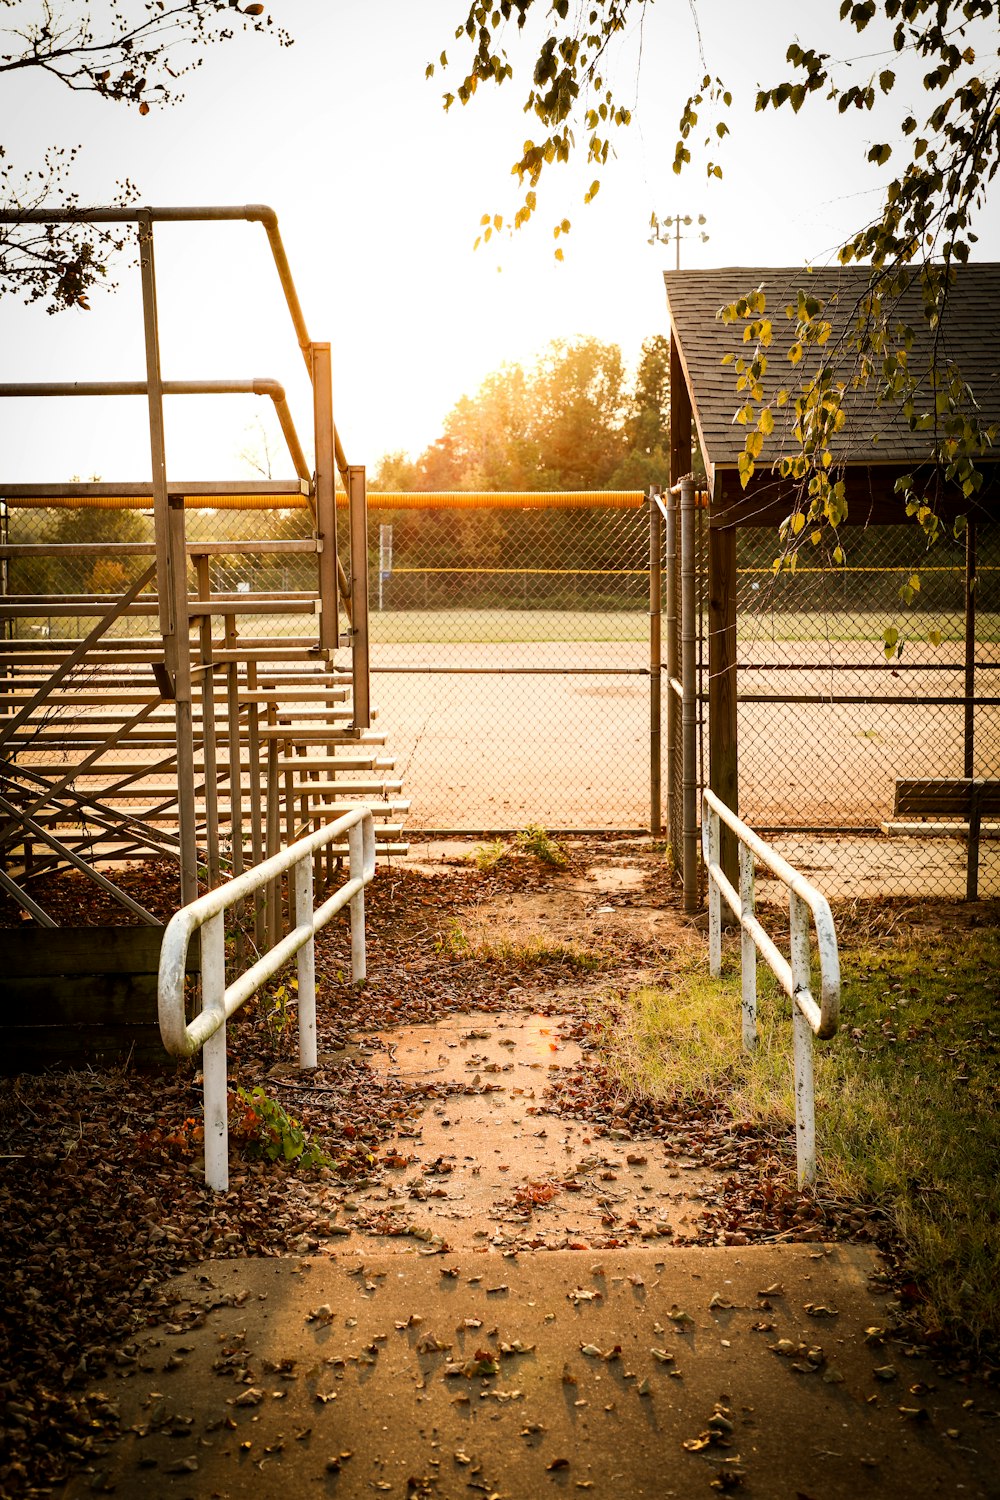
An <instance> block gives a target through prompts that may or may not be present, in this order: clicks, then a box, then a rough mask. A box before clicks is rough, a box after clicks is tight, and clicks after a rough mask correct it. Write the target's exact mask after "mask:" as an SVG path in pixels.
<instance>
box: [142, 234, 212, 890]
mask: <svg viewBox="0 0 1000 1500" xmlns="http://www.w3.org/2000/svg"><path fill="white" fill-rule="evenodd" d="M139 270H140V276H141V280H142V311H143V331H144V337H145V345H146V393H147V405H148V409H149V450H150V465H151V470H152V483H153V524H154V529H155V533H156V587H157V595H158V598H159V620H160V632H161V634H162V636H163V645H164V654H165V660H166V667H167V672H168V673H169V675H170V679H171V691H172V692H173V696H174V722H175V725H176V733H177V807H178V822H179V828H178V832H179V835H180V875H181V905H182V906H186V905H187V903H188V902H189V901H193V900H195V898H196V897H197V895H198V846H197V837H196V833H195V812H194V726H193V714H192V708H191V653H190V631H189V625H188V612H187V606H188V592H187V548H186V546H185V538H184V510H183V505H181V506H178V507H173V506H171V505H170V501H169V495H168V491H167V461H166V448H165V443H164V433H163V380H162V377H161V374H160V341H159V330H158V325H157V309H156V271H155V266H154V261H153V221H152V219H151V218H150V216H149V215H148V214H143V215H141V216H140V219H139Z"/></svg>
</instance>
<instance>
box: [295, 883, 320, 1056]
mask: <svg viewBox="0 0 1000 1500" xmlns="http://www.w3.org/2000/svg"><path fill="white" fill-rule="evenodd" d="M312 923H313V862H312V855H304V856H303V857H302V858H301V859H300V860H299V861H298V862H297V864H296V866H295V925H296V927H305V926H306V925H307V924H308V926H310V927H311V926H312ZM296 963H297V966H298V978H299V1067H300V1068H315V1066H316V943H315V938H314V937H313V936H311V935H310V937H309V938H307V940H306V941H305V942H304V943H303V944H302V947H301V948H300V949H299V951H298V953H297V954H296Z"/></svg>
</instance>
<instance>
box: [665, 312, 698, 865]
mask: <svg viewBox="0 0 1000 1500" xmlns="http://www.w3.org/2000/svg"><path fill="white" fill-rule="evenodd" d="M691 459H692V448H691V397H690V394H689V392H688V388H687V381H686V379H685V376H684V366H683V365H682V363H681V358H680V351H679V348H678V344H677V339H676V338H675V337H674V335H673V331H672V330H671V338H670V489H671V492H672V493H671V495H670V500H669V505H670V521H668V525H667V554H668V556H667V566H668V568H670V570H671V577H670V579H669V581H668V584H667V591H668V600H669V603H668V609H667V765H668V767H669V768H670V774H668V777H667V781H668V786H667V826H668V828H669V830H670V846H671V850H672V852H673V860H674V869H675V870H677V871H680V870H682V868H683V862H684V853H683V851H684V811H683V800H684V799H683V790H682V786H681V782H682V779H683V778H682V776H681V775H680V774H678V768H680V767H681V766H682V764H683V747H682V738H683V723H682V720H683V714H682V711H681V704H680V702H679V701H678V699H677V696H676V694H675V692H674V690H673V688H672V687H671V686H670V684H671V681H676V680H677V679H678V678H679V676H680V670H681V650H680V630H679V610H678V604H679V595H680V587H679V585H680V578H679V576H678V573H677V566H678V564H677V559H678V558H679V555H680V548H679V546H678V535H677V532H678V516H679V505H678V497H677V486H678V485H679V484H680V482H681V480H682V479H683V478H684V476H685V475H687V474H690V472H691ZM671 521H672V523H673V525H672V526H671V524H670V522H671Z"/></svg>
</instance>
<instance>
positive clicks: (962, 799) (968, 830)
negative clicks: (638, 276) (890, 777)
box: [882, 776, 1000, 901]
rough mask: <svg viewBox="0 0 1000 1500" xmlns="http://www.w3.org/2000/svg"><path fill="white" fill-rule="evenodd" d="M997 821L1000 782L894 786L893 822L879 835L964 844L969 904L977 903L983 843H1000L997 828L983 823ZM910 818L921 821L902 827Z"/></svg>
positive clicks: (928, 781)
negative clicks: (951, 839)
mask: <svg viewBox="0 0 1000 1500" xmlns="http://www.w3.org/2000/svg"><path fill="white" fill-rule="evenodd" d="M998 817H1000V781H985V780H983V779H982V778H980V777H976V776H957V777H941V776H935V777H930V778H925V779H923V780H920V781H906V780H898V781H897V782H896V795H895V799H894V802H893V809H892V820H891V822H886V823H883V824H882V832H883V833H889V834H896V835H904V836H907V837H910V838H912V837H917V838H960V839H966V840H967V841H968V850H967V854H966V875H965V896H966V900H968V901H978V899H979V845H980V843H981V841H982V840H983V839H998V838H1000V824H995V823H993V824H988V825H987V824H984V822H983V819H984V818H998ZM913 818H919V819H920V820H921V821H920V822H904V821H901V820H902V819H913ZM931 819H933V820H934V821H929V820H931ZM942 819H948V820H949V821H947V822H942V821H941V820H942Z"/></svg>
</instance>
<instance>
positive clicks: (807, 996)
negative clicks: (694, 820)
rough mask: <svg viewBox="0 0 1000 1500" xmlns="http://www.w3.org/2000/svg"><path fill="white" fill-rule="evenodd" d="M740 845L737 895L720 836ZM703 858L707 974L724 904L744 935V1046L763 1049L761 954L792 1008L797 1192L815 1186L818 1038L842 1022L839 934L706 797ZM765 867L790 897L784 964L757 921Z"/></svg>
mask: <svg viewBox="0 0 1000 1500" xmlns="http://www.w3.org/2000/svg"><path fill="white" fill-rule="evenodd" d="M723 825H724V826H725V827H726V828H728V829H729V831H730V832H731V833H732V835H733V836H734V837H735V839H736V840H737V844H738V848H739V860H740V877H739V885H740V888H739V890H738V891H737V890H736V889H735V888H734V886H733V884H732V883H731V881H730V879H729V877H728V875H727V874H726V872H725V871H724V870H723V868H722V864H721V860H720V857H719V856H720V851H721V848H722V838H721V828H722V826H723ZM701 835H702V856H703V858H704V860H705V863H706V865H707V866H708V892H709V967H710V968H711V972H712V974H713V975H717V974H718V973H719V970H720V967H721V956H722V943H721V920H720V915H719V913H718V903H720V902H721V899H722V898H723V897H724V898H725V900H726V903H727V905H728V906H729V907H730V908H731V909H732V911H733V912H734V914H735V915H736V916H737V917H738V918H739V922H740V928H741V959H742V966H741V967H742V980H743V984H742V989H743V996H742V1007H743V1046H744V1048H745V1049H746V1051H748V1052H749V1051H752V1050H753V1049H754V1047H756V1045H757V953H758V951H759V952H760V953H761V954H762V955H763V957H764V958H765V959H766V961H767V963H768V965H769V967H770V969H771V972H772V973H773V974H774V976H775V978H776V979H777V980H778V982H779V984H780V985H781V987H782V989H783V990H784V992H785V994H786V995H787V996H788V997H789V999H790V1001H791V1004H792V1038H793V1048H794V1073H795V1157H796V1164H797V1167H798V1180H799V1186H800V1187H804V1186H807V1185H810V1184H812V1183H814V1182H815V1180H816V1099H815V1088H814V1082H813V1036H814V1035H815V1036H818V1037H823V1038H829V1037H832V1036H834V1035H835V1034H836V1031H837V1026H838V1020H839V1015H840V959H839V956H838V954H837V934H836V931H835V929H834V925H833V916H832V914H831V912H830V904H829V902H828V901H827V899H826V897H825V896H823V895H821V894H820V892H819V891H817V890H816V888H815V887H814V886H812V885H810V884H809V882H808V881H807V880H805V879H803V877H802V875H801V874H800V873H799V872H798V871H797V870H796V869H795V868H794V867H793V866H792V865H790V864H789V863H788V861H787V860H786V859H783V858H782V856H781V855H780V854H778V853H777V852H776V851H775V850H774V849H772V848H771V847H770V845H768V844H766V843H765V842H764V840H763V839H762V838H760V837H759V835H758V834H755V833H754V831H753V829H752V828H749V827H748V826H747V825H746V823H744V822H743V821H742V819H740V818H739V817H738V816H737V815H736V813H735V812H733V810H732V808H731V807H729V806H728V805H727V804H726V803H725V802H724V801H723V800H722V798H721V797H720V796H719V795H718V793H716V792H713V791H712V790H711V788H706V789H705V791H704V792H703V793H702V814H701ZM757 860H760V862H761V863H762V864H764V865H766V866H767V868H768V869H769V870H771V871H772V873H773V874H775V875H776V876H777V877H778V879H779V880H780V881H781V882H782V883H783V885H784V886H785V887H786V888H787V890H788V917H789V927H790V931H791V937H790V944H789V946H790V959H786V958H785V957H784V956H783V954H782V953H781V952H780V950H779V949H778V948H777V947H776V945H775V943H774V941H773V939H772V938H771V937H769V935H768V934H767V933H766V932H765V930H764V929H763V927H762V926H761V925H760V922H759V921H758V920H757V917H756V914H755V910H754V908H755V893H754V880H755V873H756V861H757ZM811 924H815V928H816V942H817V945H818V949H819V970H820V1003H819V1004H817V1003H816V1000H815V998H814V996H813V993H812V988H811V985H812V957H811V948H810V934H811Z"/></svg>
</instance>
